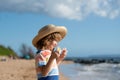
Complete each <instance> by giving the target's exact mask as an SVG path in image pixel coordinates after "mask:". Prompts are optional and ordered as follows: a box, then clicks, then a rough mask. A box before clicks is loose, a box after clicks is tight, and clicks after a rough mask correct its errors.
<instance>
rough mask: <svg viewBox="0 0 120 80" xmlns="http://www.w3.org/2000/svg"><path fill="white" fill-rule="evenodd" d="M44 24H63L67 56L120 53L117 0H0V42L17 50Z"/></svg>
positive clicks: (119, 19) (119, 6)
mask: <svg viewBox="0 0 120 80" xmlns="http://www.w3.org/2000/svg"><path fill="white" fill-rule="evenodd" d="M47 24H54V25H57V26H65V27H66V28H67V30H68V33H67V35H66V37H65V38H64V39H63V40H62V41H61V42H60V43H59V46H60V47H61V48H65V47H66V48H67V49H68V55H67V56H77V57H78V56H80V57H81V56H91V55H109V54H120V0H29V1H28V0H0V44H1V45H4V46H6V47H7V46H10V47H11V48H12V49H14V50H15V51H16V52H17V53H18V54H20V51H19V50H20V46H21V45H22V44H26V45H27V46H30V47H31V48H32V49H33V51H34V52H36V49H35V47H34V46H33V45H32V39H33V38H34V37H35V36H36V34H37V33H38V31H39V29H40V28H41V27H43V26H45V25H47Z"/></svg>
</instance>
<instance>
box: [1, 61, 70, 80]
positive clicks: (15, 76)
mask: <svg viewBox="0 0 120 80" xmlns="http://www.w3.org/2000/svg"><path fill="white" fill-rule="evenodd" d="M34 62H35V61H34V60H22V59H16V60H11V59H7V60H6V61H0V80H37V78H36V72H35V64H34ZM65 63H67V62H63V64H65ZM60 80H68V78H67V77H65V76H64V75H63V74H62V73H60Z"/></svg>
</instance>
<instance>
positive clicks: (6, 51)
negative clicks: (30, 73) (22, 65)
mask: <svg viewBox="0 0 120 80" xmlns="http://www.w3.org/2000/svg"><path fill="white" fill-rule="evenodd" d="M0 56H17V55H16V53H15V52H14V50H13V49H12V48H10V47H5V46H3V45H0Z"/></svg>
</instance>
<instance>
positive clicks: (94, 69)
mask: <svg viewBox="0 0 120 80" xmlns="http://www.w3.org/2000/svg"><path fill="white" fill-rule="evenodd" d="M59 69H60V72H62V73H63V74H64V75H65V76H66V77H68V78H69V80H120V64H111V63H100V64H92V65H83V64H80V63H70V64H61V65H60V67H59Z"/></svg>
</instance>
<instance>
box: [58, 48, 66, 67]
mask: <svg viewBox="0 0 120 80" xmlns="http://www.w3.org/2000/svg"><path fill="white" fill-rule="evenodd" d="M66 55H67V49H66V48H64V49H63V50H62V52H61V54H60V56H59V57H58V58H57V64H58V65H59V64H60V63H61V62H62V61H63V59H64V58H65V57H66Z"/></svg>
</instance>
